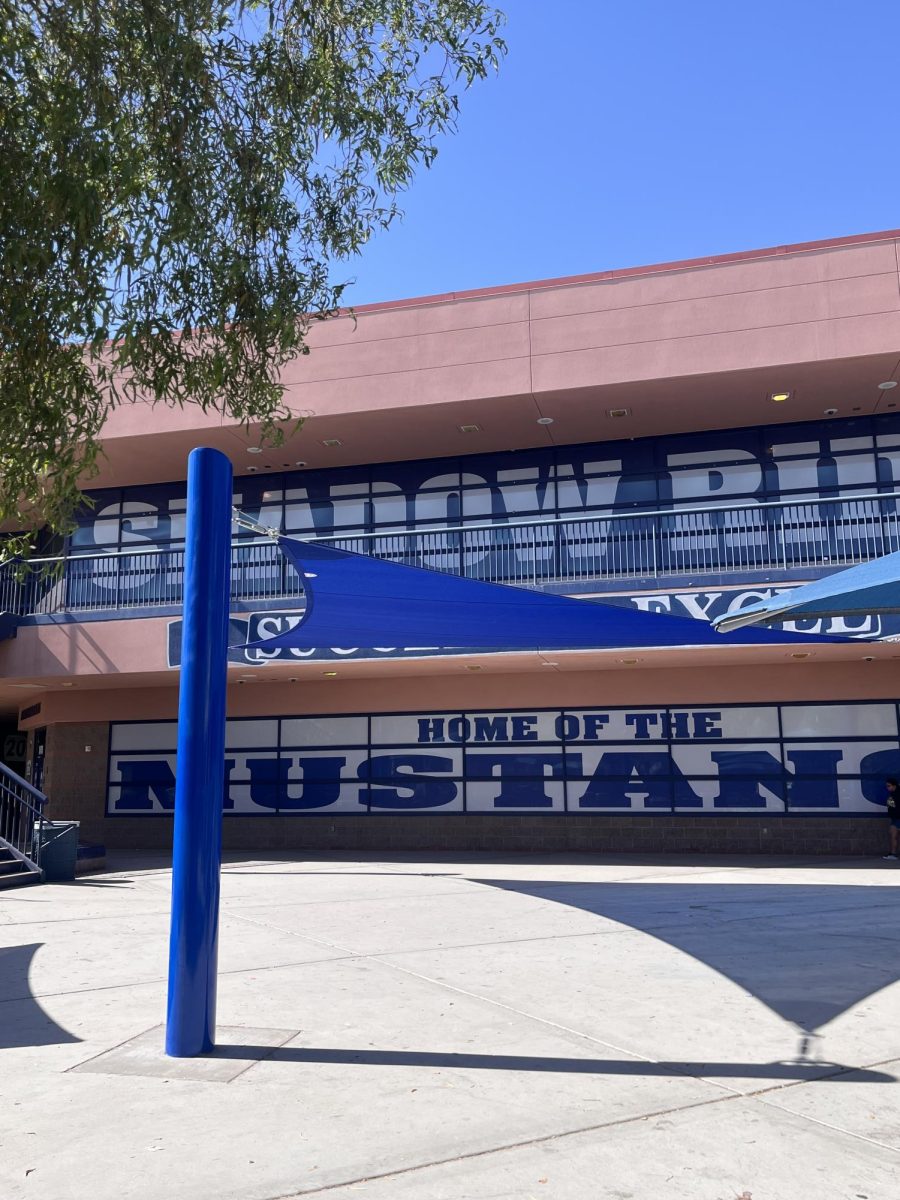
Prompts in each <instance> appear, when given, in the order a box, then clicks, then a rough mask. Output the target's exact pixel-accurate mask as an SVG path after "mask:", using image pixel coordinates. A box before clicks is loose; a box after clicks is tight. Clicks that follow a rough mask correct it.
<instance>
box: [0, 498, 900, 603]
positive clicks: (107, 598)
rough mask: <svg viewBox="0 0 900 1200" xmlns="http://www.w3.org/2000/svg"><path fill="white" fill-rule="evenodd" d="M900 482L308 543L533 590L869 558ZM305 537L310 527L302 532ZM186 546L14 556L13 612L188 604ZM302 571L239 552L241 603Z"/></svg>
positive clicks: (895, 522) (235, 589)
mask: <svg viewBox="0 0 900 1200" xmlns="http://www.w3.org/2000/svg"><path fill="white" fill-rule="evenodd" d="M898 501H900V493H898V492H891V493H882V494H868V495H858V496H847V497H841V498H836V499H833V500H797V501H791V502H789V503H785V502H773V503H765V504H742V505H730V506H705V507H702V508H681V509H676V510H670V511H666V512H660V511H653V512H629V513H599V514H593V515H589V516H583V515H582V516H577V517H575V516H572V517H560V518H555V519H552V520H543V521H510V522H504V523H500V522H496V523H494V524H490V525H484V524H483V525H464V526H463V525H460V526H455V527H452V528H447V527H444V528H440V529H415V530H395V531H391V532H379V533H346V534H338V535H335V536H333V537H327V538H311V539H308V540H311V541H318V542H322V543H324V544H326V545H330V546H335V547H337V548H339V549H342V550H352V551H354V552H356V553H358V554H369V555H372V556H373V557H375V558H380V559H385V560H388V561H390V562H397V563H405V564H408V565H410V566H417V567H430V568H431V569H432V570H436V571H444V572H446V573H448V574H451V575H464V576H466V577H468V578H471V579H481V580H487V581H490V582H494V583H508V584H514V585H517V586H520V587H543V586H544V585H546V584H579V583H588V582H590V581H601V582H606V583H610V582H613V583H619V582H621V583H623V584H627V583H628V582H629V581H635V582H637V581H664V580H666V579H668V578H674V577H682V578H683V577H689V578H691V579H697V580H702V578H703V577H704V576H710V575H723V574H724V575H728V574H733V575H735V576H738V577H739V576H740V575H741V574H744V575H746V573H748V572H759V571H799V570H804V569H807V568H821V567H839V566H843V565H847V564H850V563H858V562H865V561H867V560H868V559H872V558H878V557H880V556H881V555H884V554H890V553H892V552H893V551H895V550H898V549H900V508H898ZM298 536H302V535H298ZM183 578H184V549H183V547H182V546H180V545H175V546H167V547H164V548H149V549H136V550H128V551H114V552H109V553H103V554H80V555H77V556H76V555H70V556H68V557H65V558H59V559H34V560H31V562H30V563H29V564H28V567H27V571H26V572H25V574H24V575H23V573H22V569H21V567H19V568H17V567H16V564H13V563H8V564H5V565H3V566H2V567H0V613H9V614H14V615H17V616H27V615H32V614H53V613H66V612H68V613H86V612H104V611H119V610H123V609H147V608H159V607H177V606H179V605H180V604H181V602H182V584H183ZM302 594H303V588H302V585H301V582H300V579H299V577H298V576H297V574H296V572H295V571H294V570H293V568H292V567H291V566H290V565H289V564H288V563H287V562H286V561H285V560H284V558H283V556H282V555H281V554H280V553H279V551H278V548H277V545H276V544H275V543H274V542H273V541H270V540H268V539H264V538H257V539H255V540H254V541H252V542H238V543H235V544H234V545H233V546H232V552H231V596H232V600H234V601H235V602H244V603H246V602H252V601H256V600H285V601H291V600H296V599H298V598H299V597H301V596H302Z"/></svg>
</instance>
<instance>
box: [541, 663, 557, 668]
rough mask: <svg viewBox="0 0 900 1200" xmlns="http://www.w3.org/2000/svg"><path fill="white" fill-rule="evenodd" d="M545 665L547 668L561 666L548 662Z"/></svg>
mask: <svg viewBox="0 0 900 1200" xmlns="http://www.w3.org/2000/svg"><path fill="white" fill-rule="evenodd" d="M543 665H544V666H545V667H558V666H559V663H548V662H545V663H544V664H543Z"/></svg>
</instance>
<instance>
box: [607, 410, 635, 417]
mask: <svg viewBox="0 0 900 1200" xmlns="http://www.w3.org/2000/svg"><path fill="white" fill-rule="evenodd" d="M606 415H607V416H608V417H627V416H630V415H631V409H630V408H608V409H607V410H606Z"/></svg>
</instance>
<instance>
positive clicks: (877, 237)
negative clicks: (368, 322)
mask: <svg viewBox="0 0 900 1200" xmlns="http://www.w3.org/2000/svg"><path fill="white" fill-rule="evenodd" d="M895 239H900V229H886V230H884V231H882V232H880V233H857V234H854V235H853V236H851V237H836V238H826V239H825V240H824V241H820V242H797V243H795V244H794V245H789V246H772V247H769V248H768V249H763V250H741V251H737V252H735V253H732V254H713V255H710V256H709V257H708V258H685V259H681V260H679V261H676V262H666V263H653V264H650V265H648V266H644V267H622V268H620V269H619V270H616V271H597V272H595V273H593V274H590V275H563V276H561V277H560V278H558V279H537V280H534V281H532V282H531V283H506V284H501V285H498V286H497V287H484V288H473V289H472V290H471V291H464V292H443V293H438V294H436V295H434V296H413V297H411V298H410V299H408V300H383V301H381V302H379V303H375V304H359V305H356V306H355V307H354V309H353V311H354V312H357V313H372V312H383V311H384V310H386V309H392V308H413V307H416V306H417V305H420V304H449V303H452V302H453V301H456V300H477V299H481V298H483V297H486V296H508V295H510V294H511V293H515V292H533V291H536V290H537V289H538V288H551V287H573V286H578V284H582V283H608V282H610V281H613V280H616V279H634V278H636V277H637V276H640V275H661V274H664V273H665V272H667V271H690V270H696V269H697V268H698V267H715V266H721V265H723V264H727V263H739V262H752V261H754V260H756V259H763V258H775V257H777V256H781V255H788V254H811V253H814V252H815V251H817V250H833V249H837V248H840V247H843V246H859V245H864V244H866V243H867V242H890V241H893V240H895Z"/></svg>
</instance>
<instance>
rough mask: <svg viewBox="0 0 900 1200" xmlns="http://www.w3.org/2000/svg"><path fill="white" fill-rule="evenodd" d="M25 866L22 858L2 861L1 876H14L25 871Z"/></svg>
mask: <svg viewBox="0 0 900 1200" xmlns="http://www.w3.org/2000/svg"><path fill="white" fill-rule="evenodd" d="M25 869H26V868H25V864H24V863H23V862H22V860H21V858H13V857H11V856H10V857H9V858H3V859H0V875H14V874H16V873H17V872H18V871H24V870H25Z"/></svg>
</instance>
